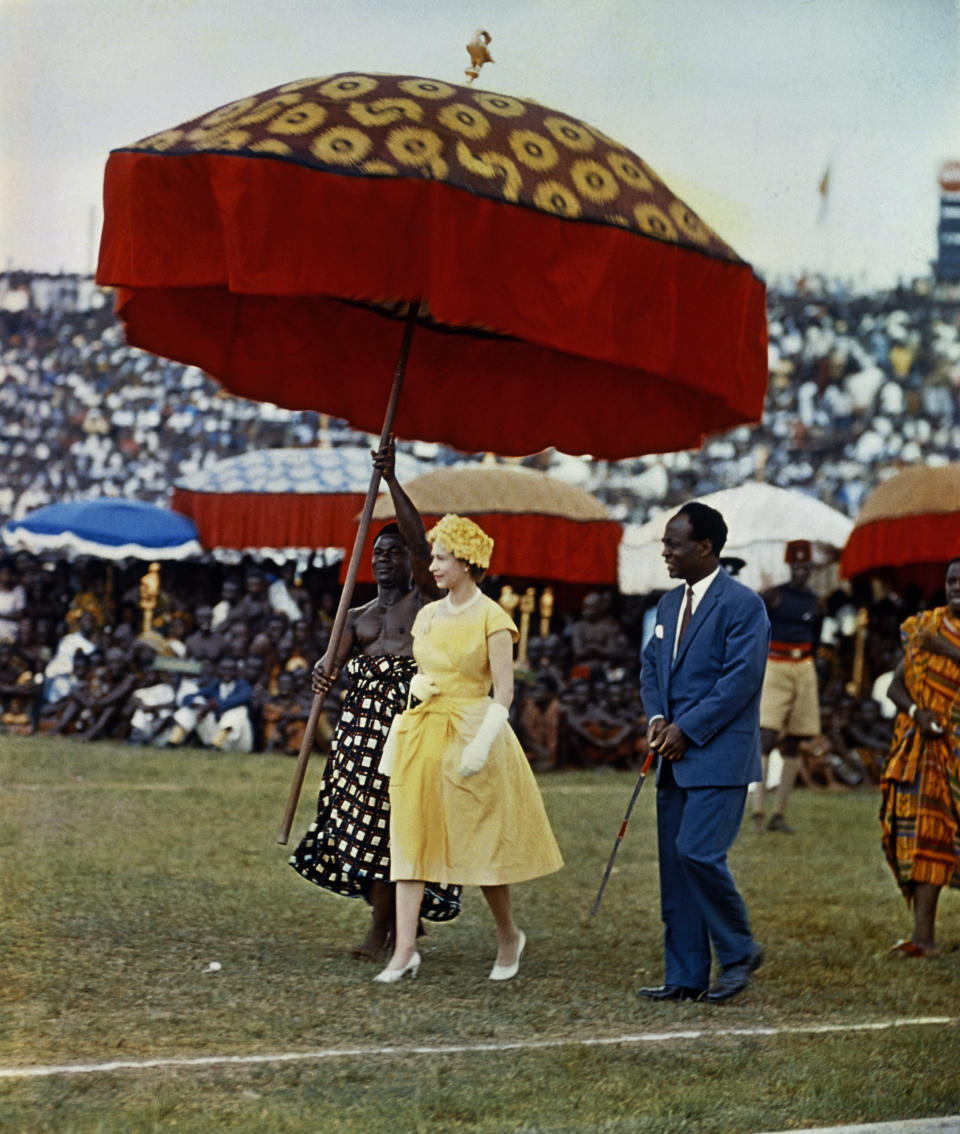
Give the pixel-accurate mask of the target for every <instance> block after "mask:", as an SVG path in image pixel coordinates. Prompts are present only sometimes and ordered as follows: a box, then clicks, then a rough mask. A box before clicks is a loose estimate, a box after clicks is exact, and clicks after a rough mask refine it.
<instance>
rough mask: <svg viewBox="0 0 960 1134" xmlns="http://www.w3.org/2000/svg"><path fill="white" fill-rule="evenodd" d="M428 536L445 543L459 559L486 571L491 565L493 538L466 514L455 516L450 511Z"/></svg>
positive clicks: (437, 541)
mask: <svg viewBox="0 0 960 1134" xmlns="http://www.w3.org/2000/svg"><path fill="white" fill-rule="evenodd" d="M427 538H428V539H429V540H430V542H431V543H440V544H443V546H444V547H445V548H446V549H447V551H449V552H450V554H451V555H455V556H456V557H457V559H463V560H464V561H465V562H467V563H473V564H474V565H475V566H477V567H481V568H483V570H484V571H486V569H487V568H488V567H489V566H490V556H491V555H492V554H493V540H492V539H491V538H490V536H488V535H487V533H486V532H485V531H484V530H483V528H481V527H480V525H479V524H475V523H474V522H473V520H468V519H467V517H466V516H455V515H454V514H453V513H452V512H448V513H447V514H446V516H444V517H443V519H442V520H441V521H440V522H439V523H438V524H435V525H434V527H433V528H431V530H430V531H429V532H428V533H427Z"/></svg>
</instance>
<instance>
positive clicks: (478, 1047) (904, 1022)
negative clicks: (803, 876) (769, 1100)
mask: <svg viewBox="0 0 960 1134" xmlns="http://www.w3.org/2000/svg"><path fill="white" fill-rule="evenodd" d="M945 1025H960V1017H957V1016H918V1017H913V1018H910V1017H906V1018H903V1019H893V1020H881V1021H878V1022H877V1023H873V1024H867V1023H864V1024H810V1025H796V1026H793V1025H788V1026H786V1027H782V1028H763V1027H755V1028H696V1029H685V1030H682V1031H674V1032H638V1033H635V1034H630V1035H622V1036H598V1037H595V1038H592V1039H591V1038H589V1037H583V1038H576V1037H572V1038H568V1039H544V1040H513V1041H509V1042H505V1043H467V1044H441V1045H437V1046H431V1047H425V1046H420V1045H417V1044H411V1045H399V1046H396V1047H394V1046H386V1047H343V1048H322V1049H320V1050H319V1051H284V1052H274V1053H273V1054H262V1055H197V1056H181V1057H177V1056H171V1057H170V1058H166V1059H117V1060H111V1061H110V1062H108V1063H64V1064H59V1065H50V1066H40V1067H0V1079H41V1078H50V1077H52V1076H54V1075H97V1074H108V1073H110V1072H113V1071H147V1070H153V1069H155V1068H170V1069H176V1068H185V1067H243V1066H251V1065H256V1064H263V1063H306V1062H310V1061H319V1060H324V1059H352V1058H363V1059H369V1058H371V1057H372V1056H378V1055H379V1056H397V1055H400V1056H407V1055H431V1056H437V1055H466V1054H471V1053H474V1052H476V1053H484V1052H493V1053H497V1052H502V1051H542V1050H544V1049H548V1048H558V1047H616V1046H630V1045H636V1044H657V1043H661V1044H662V1043H672V1042H674V1041H675V1040H695V1039H706V1038H708V1037H710V1038H713V1037H718V1036H727V1037H733V1038H736V1039H744V1038H749V1037H751V1036H789V1035H826V1034H830V1033H840V1032H876V1031H885V1030H887V1029H890V1028H905V1027H932V1026H938V1027H942V1026H945Z"/></svg>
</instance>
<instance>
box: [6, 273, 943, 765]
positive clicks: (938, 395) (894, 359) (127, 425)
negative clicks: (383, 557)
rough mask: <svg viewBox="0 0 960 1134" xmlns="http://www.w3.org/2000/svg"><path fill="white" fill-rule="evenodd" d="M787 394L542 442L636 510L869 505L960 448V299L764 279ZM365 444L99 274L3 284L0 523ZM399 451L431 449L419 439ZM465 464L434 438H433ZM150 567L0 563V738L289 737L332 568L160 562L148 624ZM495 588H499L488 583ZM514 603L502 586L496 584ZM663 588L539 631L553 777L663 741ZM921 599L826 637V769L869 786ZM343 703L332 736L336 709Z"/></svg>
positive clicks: (62, 561)
mask: <svg viewBox="0 0 960 1134" xmlns="http://www.w3.org/2000/svg"><path fill="white" fill-rule="evenodd" d="M768 311H769V327H770V386H769V392H768V397H767V403H766V409H765V413H764V417H763V421H762V422H761V423H760V424H758V425H756V426H751V427H746V426H744V427H741V428H739V429H735V430H733V431H732V432H730V433H728V434H726V435H724V436H722V437H720V438H714V439H711V440H709V441H708V442H707V443H706V445H705V446H704V448H703V450H702V451H700V452H696V453H678V454H667V455H657V456H649V457H642V458H637V459H635V460H630V461H621V462H616V463H607V462H590V461H586V460H580V459H574V458H564V457H562V456H561V455H559V454H543V455H540V456H538V457H536V458H531V460H530V463H532V464H537V465H538V466H539V467H542V468H546V467H553V468H554V469H555V471H557V472H558V474H560V475H564V476H572V477H576V478H577V479H578V480H579V481H580V482H581V483H583V484H584V486H585V487H587V488H589V489H590V490H591V491H593V492H594V493H595V494H596V495H597V496H598V497H599V498H600V499H601V500H603V501H604V503H605V504H606V505H607V507H608V509H609V510H610V511H611V514H612V515H614V516H615V517H616V518H618V519H620V520H622V521H624V522H635V523H639V522H643V521H644V520H645V519H646V518H647V517H648V515H649V514H650V513H651V511H652V510H661V509H663V508H665V507H671V506H674V505H676V504H679V503H681V502H682V501H684V500H686V499H689V498H691V497H693V496H701V495H704V494H706V493H709V492H713V491H716V490H719V489H722V488H727V487H732V486H735V485H737V484H740V483H742V482H743V481H744V480H747V479H751V478H754V477H757V476H758V475H759V476H762V478H763V479H764V480H766V481H767V482H769V483H772V484H775V485H779V486H783V487H793V488H797V489H800V490H802V491H805V492H808V493H810V494H812V495H814V496H816V497H818V498H820V499H822V500H824V501H825V502H826V503H828V504H831V505H833V506H834V507H837V508H839V509H840V510H842V511H843V512H845V513H846V514H848V515H850V516H856V514H857V510H858V508H859V507H860V505H861V503H862V501H863V498H864V496H865V495H866V494H867V493H868V492H869V491H870V489H871V488H872V487H873V486H874V485H875V484H876V483H877V482H878V480H880V479H882V478H883V477H884V476H886V475H889V474H890V473H891V472H892V471H895V470H896V469H897V468H899V467H902V466H903V465H906V464H913V463H918V462H925V463H928V464H936V463H946V462H949V461H952V460H956V459H958V454H960V406H958V389H960V334H958V326H960V324H958V315H957V306H956V304H953V305H946V304H943V303H941V302H939V301H937V300H936V299H935V298H934V297H933V295H932V294H931V293H930V291H929V289H925V288H923V287H922V286H915V287H913V288H911V289H897V290H894V291H890V292H884V293H881V294H870V295H854V294H848V293H847V292H845V291H844V290H843V289H841V288H838V287H833V288H830V289H827V288H826V287H824V286H823V285H822V284H814V283H811V282H803V281H792V282H791V283H790V284H789V285H788V286H778V287H771V288H770V290H769V295H768ZM321 436H322V437H323V439H324V440H325V441H326V442H329V443H333V444H339V443H346V442H350V441H353V442H359V443H360V444H363V445H369V444H370V442H371V439H370V438H368V437H367V436H366V435H358V434H356V433H354V432H353V431H352V430H351V429H349V427H348V426H347V425H345V424H344V423H341V422H337V421H327V420H325V419H322V418H321V417H320V416H319V414H317V413H313V412H291V411H287V410H283V409H279V408H277V407H273V406H267V405H262V404H260V403H251V402H248V401H244V400H242V399H237V398H233V397H230V396H226V395H224V394H223V393H222V392H221V391H220V390H219V388H218V387H217V386H216V384H215V383H213V382H212V381H211V380H210V379H209V378H207V377H206V376H205V375H204V374H202V373H201V372H200V371H198V370H196V369H195V368H191V367H185V366H182V365H180V364H176V363H172V362H169V361H165V360H162V359H158V358H155V357H153V356H151V355H148V354H145V353H143V352H142V351H139V350H136V349H133V348H130V347H128V346H126V345H125V343H124V341H123V335H122V331H121V329H120V327H119V325H118V323H117V321H116V320H115V318H114V316H113V314H112V310H111V301H110V299H109V297H108V296H105V295H104V294H103V293H102V292H100V291H99V290H98V289H97V288H96V287H95V286H94V285H93V284H92V282H91V281H90V280H88V279H85V278H80V277H73V276H58V277H53V276H41V275H36V274H28V273H6V274H3V275H0V457H2V460H3V466H4V476H3V478H2V480H0V523H2V522H5V521H6V520H8V519H11V518H16V519H19V518H21V517H22V516H23V515H24V514H25V513H27V512H29V511H30V510H32V509H34V508H36V507H39V506H41V505H43V504H47V503H50V502H52V501H56V500H65V499H66V500H70V499H78V498H89V497H91V496H96V495H110V496H119V497H125V498H131V499H139V500H146V501H152V502H155V503H160V504H166V503H167V502H168V501H169V496H170V490H171V487H172V485H173V483H174V482H175V481H177V480H179V479H180V478H182V477H183V476H185V475H186V474H188V473H190V472H194V471H197V470H199V469H202V468H204V467H206V466H207V465H209V464H210V463H212V462H215V461H218V460H220V459H221V458H223V457H225V456H232V455H236V454H239V453H241V452H245V451H248V450H250V449H254V448H274V447H296V446H310V445H314V444H316V443H317V442H318V440H319V439H320V438H321ZM398 447H399V448H401V449H403V448H412V446H408V445H406V443H402V442H401V443H400V445H399V446H398ZM414 451H415V452H416V454H417V455H418V456H419V457H421V458H424V457H428V458H429V457H433V459H435V460H436V461H438V462H442V463H447V462H449V461H452V460H454V459H456V456H457V455H456V454H454V453H452V452H451V451H450V450H445V449H444V448H443V447H441V446H423V445H418V446H416V447H414ZM145 568H146V565H145V564H143V563H139V562H135V561H124V562H122V563H120V564H115V565H112V564H107V563H105V562H104V561H101V560H96V559H88V558H74V559H67V558H64V557H63V556H56V555H44V556H42V557H39V556H34V555H30V554H27V553H25V552H14V551H13V550H12V549H10V550H9V554H8V558H7V559H6V560H5V561H4V563H3V565H2V566H0V728H2V730H3V731H4V732H7V733H23V734H27V733H32V732H41V733H53V734H58V735H63V736H67V737H73V738H79V739H100V738H116V739H118V740H123V741H126V742H128V743H131V744H172V745H175V744H180V743H190V744H203V745H207V746H212V747H218V748H222V749H246V750H249V749H254V750H262V751H271V752H282V753H295V752H296V751H298V749H299V746H300V741H301V739H302V736H303V729H304V725H305V721H306V718H307V715H308V713H309V709H310V704H311V700H312V694H311V692H310V683H309V674H310V670H311V668H312V666H313V664H314V663H315V661H316V660H317V659H318V658H319V657H320V655H321V654H322V652H323V649H324V647H325V644H326V638H327V634H328V632H329V627H330V625H331V623H332V612H333V610H334V608H335V604H336V599H337V590H338V587H337V578H336V573H335V571H334V572H333V573H332V572H331V569H330V568H328V567H326V566H324V565H322V564H318V561H317V560H314V561H312V562H306V563H304V562H302V561H301V562H299V563H297V564H294V563H291V562H289V561H288V562H283V561H282V560H281V559H278V560H277V561H273V560H272V559H268V558H257V557H256V556H253V555H251V554H245V555H243V556H240V555H239V554H238V555H237V556H235V557H234V559H233V560H232V561H225V560H223V559H214V558H213V557H209V556H208V557H204V559H203V560H202V561H196V560H194V561H189V562H177V563H170V564H164V566H163V570H162V586H163V589H162V592H161V599H160V603H159V605H158V607H157V609H156V611H155V612H154V614H153V619H154V623H153V626H152V628H151V629H150V630H149V632H146V633H145V632H144V625H143V612H142V611H141V609H140V606H139V603H138V593H139V592H138V587H139V581H140V578H141V576H142V575H143V573H144V571H145ZM492 582H493V583H495V582H496V581H495V580H494V581H492ZM490 593H491V594H493V595H494V597H496V593H497V592H496V591H495V590H491V591H490ZM655 597H656V596H623V595H620V594H618V593H616V592H615V591H601V592H597V593H592V594H588V595H583V594H582V593H581V594H579V595H578V596H577V599H576V601H575V603H574V604H573V608H571V609H559V608H558V609H557V611H556V613H555V614H554V616H553V619H552V621H551V624H550V626H549V628H548V629H549V632H548V633H547V634H546V635H545V636H542V637H541V636H538V635H534V636H532V637H531V638H530V639H529V642H528V643H527V650H526V653H527V656H526V658H525V659H524V662H525V664H524V665H523V666H522V667H521V668H519V669H518V672H517V678H518V696H517V697H516V698H515V700H514V706H513V710H512V711H513V714H514V718H515V724H516V727H517V729H518V732H519V733H520V735H521V737H522V738H523V740H524V744H525V747H526V749H527V752H528V754H529V755H530V758H531V761H532V762H533V763H534V765H535V766H536V767H538V768H543V769H548V768H559V767H565V766H582V765H606V766H612V767H634V766H636V765H637V763H638V761H640V760H642V758H643V755H644V746H645V739H644V732H645V726H644V721H643V714H642V706H641V703H640V698H639V677H638V671H639V650H640V647H641V644H642V642H641V639H642V635H643V624H644V619H643V615H644V611H645V610H646V609H647V607H649V605H650V603H651V602H652V601H654V599H655ZM928 599H929V596H928V597H927V598H926V599H925V597H924V596H922V595H920V594H914V593H911V594H908V595H905V596H891V597H888V598H886V599H885V600H883V601H882V602H879V603H870V600H869V596H866V597H865V596H864V595H862V594H861V595H851V594H850V593H848V592H845V591H838V592H837V593H836V594H835V595H833V596H831V598H830V599H829V600H828V601H827V604H826V611H825V613H826V617H825V619H824V632H823V635H822V639H821V644H820V648H819V651H818V666H819V669H820V690H821V699H822V708H823V736H821V737H818V738H816V743H813V744H810V745H808V750H807V751H806V752H805V754H804V755H805V760H804V773H803V774H804V777H805V779H806V780H807V782H808V784H810V785H815V784H818V783H819V784H821V785H823V786H834V785H836V784H840V785H844V784H846V785H851V786H854V785H857V784H861V783H869V782H872V781H873V780H875V779H876V777H877V774H878V770H879V765H880V763H881V762H882V758H883V753H884V751H885V749H886V746H887V745H888V743H889V736H890V731H891V727H890V726H891V720H890V704H889V702H888V701H886V700H885V698H884V697H883V696H882V689H883V685H884V683H885V681H887V680H889V675H890V671H891V670H892V668H893V664H894V660H895V656H896V651H897V648H898V637H897V629H898V626H899V623H900V621H901V620H902V619H903V618H904V617H905V616H906V615H907V614H910V613H913V611H914V610H915V609H916V608H917V606H918V605H919V604H920V603H922V602H924V601H928ZM865 602H866V603H868V605H870V627H869V633H868V635H867V650H866V656H865V658H864V659H863V672H862V673H861V674H860V677H859V681H857V682H855V683H853V684H851V673H852V672H853V655H854V641H855V637H854V635H855V630H856V608H857V606H860V605H863V604H864V603H865ZM337 702H338V690H337V689H336V688H335V689H334V690H333V691H332V692H331V696H330V698H329V700H328V702H327V704H326V705H325V711H324V713H323V714H322V716H321V723H320V727H319V729H318V737H317V744H318V746H319V747H321V748H323V747H324V746H325V745H326V743H327V740H328V738H329V734H330V729H331V725H332V723H333V721H334V720H335V718H336V712H337Z"/></svg>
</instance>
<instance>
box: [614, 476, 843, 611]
mask: <svg viewBox="0 0 960 1134" xmlns="http://www.w3.org/2000/svg"><path fill="white" fill-rule="evenodd" d="M700 499H701V503H703V504H709V505H710V507H711V508H716V509H717V511H718V512H720V513H721V514H722V516H723V518H724V520H726V523H727V529H728V535H727V542H726V545H725V547H724V549H723V552H722V556H723V557H724V558H726V557H727V556H730V557H731V558H732V557H736V558H739V559H743V560H744V561H745V564H746V566H744V567H743V568H742V570H741V571H740V572H739V574H738V575H737V578H738V579H740V581H741V582H743V583H746V585H747V586H748V587H752V588H753V589H754V590H757V591H762V590H765V589H766V588H767V587H772V586H777V585H778V584H780V583H785V582H786V581H787V580H788V579H789V577H790V569H789V567H788V566H787V564H786V563H785V562H784V553H785V551H786V545H787V543H788V541H790V540H793V539H808V540H810V541H811V542H812V543H813V545H814V558H813V564H814V571H813V575H812V577H811V580H810V585H811V586H812V587H813V588H814V589H815V590H819V591H826V590H830V589H832V588H833V587H834V586H835V585H836V578H837V576H836V569H835V566H834V564H835V560H836V556H837V552H838V550H839V549H840V548H842V547H843V545H844V544H845V543H846V541H847V537H848V536H849V535H850V532H851V530H852V528H853V520H851V519H849V517H847V516H845V515H844V514H843V513H842V512H838V511H837V510H836V509H835V508H831V507H830V506H829V505H827V504H824V503H823V502H822V501H820V500H817V499H816V498H815V497H813V496H808V495H807V494H806V493H804V492H798V491H797V490H796V489H787V488H775V487H774V486H773V485H771V484H764V483H763V482H762V481H749V482H748V483H747V484H741V485H740V486H739V487H737V488H725V489H723V491H721V492H714V493H711V494H710V495H709V496H704V497H701V498H700ZM676 511H677V509H676V508H669V509H666V510H665V511H663V512H662V513H660V514H659V515H658V516H655V517H654V518H653V519H652V520H648V521H647V523H645V524H629V525H627V526H626V527H625V528H624V532H623V539H622V541H621V543H620V565H619V586H620V591H621V592H622V593H623V594H630V595H641V594H649V593H650V592H651V591H666V590H669V589H670V588H671V587H675V586H676V585H677V580H676V579H671V578H670V576H669V575H668V574H667V568H666V566H665V565H664V562H663V559H662V557H661V550H662V544H661V540H662V539H663V529H664V527H665V526H666V523H667V520H669V518H670V517H671V516H672V515H673V514H674V513H675V512H676ZM818 568H828V570H818Z"/></svg>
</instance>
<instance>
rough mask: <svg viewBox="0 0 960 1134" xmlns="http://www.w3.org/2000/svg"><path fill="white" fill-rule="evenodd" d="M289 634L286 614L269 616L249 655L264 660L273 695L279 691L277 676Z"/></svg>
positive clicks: (264, 669)
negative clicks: (282, 648) (285, 636)
mask: <svg viewBox="0 0 960 1134" xmlns="http://www.w3.org/2000/svg"><path fill="white" fill-rule="evenodd" d="M286 632H287V617H286V615H285V614H277V613H273V614H271V615H269V617H268V618H267V621H266V623H265V625H264V628H263V630H262V631H261V632H260V633H259V634H257V635H256V637H255V638H254V639H253V640H252V641H251V643H250V648H249V650H248V653H251V654H259V655H260V657H262V658H263V672H264V676H265V677H266V680H267V685H268V687H269V689H270V692H271V693H275V692H276V689H277V684H276V683H277V674H278V673H279V672H280V670H281V668H282V665H281V649H280V647H281V643H282V642H283V639H284V635H285V634H286Z"/></svg>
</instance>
